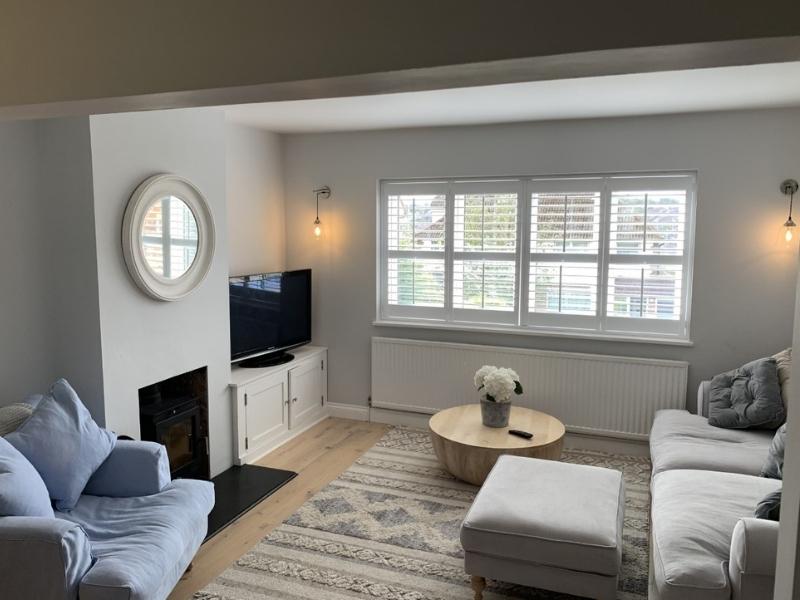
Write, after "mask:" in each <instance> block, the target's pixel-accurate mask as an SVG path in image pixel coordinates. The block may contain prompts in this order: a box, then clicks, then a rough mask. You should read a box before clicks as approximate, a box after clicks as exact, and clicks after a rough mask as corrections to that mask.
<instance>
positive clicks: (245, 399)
mask: <svg viewBox="0 0 800 600" xmlns="http://www.w3.org/2000/svg"><path fill="white" fill-rule="evenodd" d="M244 405H245V406H247V394H245V395H244Z"/></svg>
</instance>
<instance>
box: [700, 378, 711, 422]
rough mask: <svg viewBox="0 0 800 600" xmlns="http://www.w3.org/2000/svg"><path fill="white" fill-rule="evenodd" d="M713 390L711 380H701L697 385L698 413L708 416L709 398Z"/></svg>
mask: <svg viewBox="0 0 800 600" xmlns="http://www.w3.org/2000/svg"><path fill="white" fill-rule="evenodd" d="M710 390H711V382H710V381H701V382H700V385H699V386H698V387H697V414H698V415H700V416H701V417H708V400H709V392H710Z"/></svg>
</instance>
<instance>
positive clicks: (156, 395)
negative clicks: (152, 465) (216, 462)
mask: <svg viewBox="0 0 800 600" xmlns="http://www.w3.org/2000/svg"><path fill="white" fill-rule="evenodd" d="M139 426H140V429H141V434H142V439H143V440H149V441H153V442H158V443H159V444H163V445H164V446H166V448H167V455H168V456H169V467H170V473H171V474H172V478H173V479H175V478H177V477H190V478H195V479H208V478H209V475H210V472H209V463H208V369H207V368H206V367H203V368H200V369H197V370H195V371H190V372H188V373H183V374H181V375H176V376H175V377H170V378H169V379H165V380H164V381H159V382H157V383H153V384H151V385H148V386H145V387H143V388H141V389H140V390H139Z"/></svg>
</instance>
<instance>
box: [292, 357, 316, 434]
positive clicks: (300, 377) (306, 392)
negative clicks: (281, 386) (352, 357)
mask: <svg viewBox="0 0 800 600" xmlns="http://www.w3.org/2000/svg"><path fill="white" fill-rule="evenodd" d="M322 375H323V361H322V358H320V359H318V360H308V361H307V362H305V363H303V364H301V365H298V366H296V367H294V368H293V369H289V398H290V399H291V402H290V404H289V415H290V416H289V427H290V428H291V429H296V428H298V427H303V426H304V425H308V424H309V423H312V422H314V421H316V420H317V419H319V418H320V417H321V416H322V407H323V403H324V397H323V387H322Z"/></svg>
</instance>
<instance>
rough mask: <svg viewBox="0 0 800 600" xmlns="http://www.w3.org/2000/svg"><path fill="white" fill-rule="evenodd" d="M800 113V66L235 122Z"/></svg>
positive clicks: (268, 112)
mask: <svg viewBox="0 0 800 600" xmlns="http://www.w3.org/2000/svg"><path fill="white" fill-rule="evenodd" d="M781 106H800V62H789V63H779V64H767V65H753V66H744V67H721V68H715V69H697V70H691V71H665V72H659V73H638V74H632V75H612V76H607V77H587V78H582V79H561V80H555V81H536V82H527V83H512V84H504V85H490V86H482V87H469V88H459V89H448V90H435V91H426V92H405V93H400V94H381V95H375V96H353V97H347V98H323V99H314V100H292V101H286V102H265V103H260V104H242V105H237V106H229V107H226V108H225V112H226V117H227V119H228V120H229V121H230V122H234V123H240V124H245V125H251V126H254V127H259V128H262V129H268V130H270V131H276V132H280V133H306V132H321V131H353V130H363V129H389V128H398V127H426V126H441V125H475V124H485V123H509V122H518V121H540V120H551V119H585V118H593V117H621V116H632V115H652V114H667V113H682V112H697V111H713V110H735V109H747V108H771V107H781Z"/></svg>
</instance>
